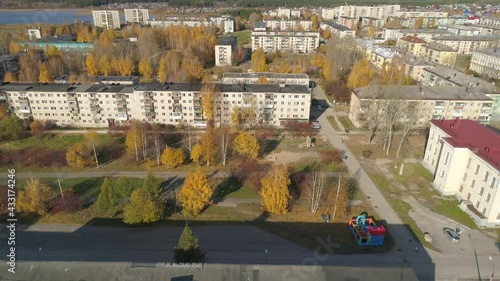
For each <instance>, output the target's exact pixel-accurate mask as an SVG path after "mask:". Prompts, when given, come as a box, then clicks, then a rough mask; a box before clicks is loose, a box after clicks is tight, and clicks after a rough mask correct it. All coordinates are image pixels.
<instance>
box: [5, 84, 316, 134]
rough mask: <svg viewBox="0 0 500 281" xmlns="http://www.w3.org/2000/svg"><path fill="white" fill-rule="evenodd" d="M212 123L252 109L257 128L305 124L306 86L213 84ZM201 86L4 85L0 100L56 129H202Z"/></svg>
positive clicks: (224, 121) (308, 100) (227, 121)
mask: <svg viewBox="0 0 500 281" xmlns="http://www.w3.org/2000/svg"><path fill="white" fill-rule="evenodd" d="M216 87H217V89H218V92H217V95H216V112H215V116H216V117H215V121H216V123H217V124H230V123H231V114H232V112H233V111H234V109H235V108H248V107H251V106H252V107H255V114H256V117H257V120H258V122H259V123H264V124H269V125H273V126H281V125H283V124H284V123H285V122H287V121H290V120H296V121H308V120H309V111H310V107H311V95H310V90H309V87H307V86H305V85H278V84H266V85H261V84H253V85H237V84H216ZM201 88H202V84H200V83H180V84H168V83H165V84H160V83H144V84H140V85H121V84H81V85H68V84H4V85H0V101H2V102H4V103H6V104H7V106H8V108H9V110H10V111H11V112H12V113H14V114H16V115H18V116H19V117H20V118H23V119H35V120H40V121H49V120H50V121H52V122H54V123H55V124H57V125H59V126H72V127H109V126H114V125H121V124H127V123H128V122H129V120H132V119H134V120H140V121H146V122H152V123H161V124H171V125H177V124H178V123H179V122H182V123H183V124H186V125H190V126H198V127H203V126H205V125H206V120H205V116H204V113H203V109H202V106H201Z"/></svg>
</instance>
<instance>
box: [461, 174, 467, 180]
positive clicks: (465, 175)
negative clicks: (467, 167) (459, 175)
mask: <svg viewBox="0 0 500 281" xmlns="http://www.w3.org/2000/svg"><path fill="white" fill-rule="evenodd" d="M466 180H467V173H465V174H464V178H463V179H462V181H466Z"/></svg>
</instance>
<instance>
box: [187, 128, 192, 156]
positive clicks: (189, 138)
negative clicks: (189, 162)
mask: <svg viewBox="0 0 500 281" xmlns="http://www.w3.org/2000/svg"><path fill="white" fill-rule="evenodd" d="M187 129H188V149H189V152H191V150H193V132H191V127H189V126H188V128H187Z"/></svg>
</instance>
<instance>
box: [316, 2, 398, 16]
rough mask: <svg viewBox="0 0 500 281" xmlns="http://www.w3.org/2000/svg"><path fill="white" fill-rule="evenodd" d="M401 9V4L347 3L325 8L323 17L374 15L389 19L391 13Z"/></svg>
mask: <svg viewBox="0 0 500 281" xmlns="http://www.w3.org/2000/svg"><path fill="white" fill-rule="evenodd" d="M400 10H401V6H400V5H378V6H351V5H345V6H340V7H335V8H323V9H322V10H321V15H322V17H323V19H329V20H332V19H335V18H339V17H350V18H360V17H361V18H363V17H372V18H377V19H384V20H385V19H387V17H388V16H389V15H391V14H394V13H397V12H399V11H400Z"/></svg>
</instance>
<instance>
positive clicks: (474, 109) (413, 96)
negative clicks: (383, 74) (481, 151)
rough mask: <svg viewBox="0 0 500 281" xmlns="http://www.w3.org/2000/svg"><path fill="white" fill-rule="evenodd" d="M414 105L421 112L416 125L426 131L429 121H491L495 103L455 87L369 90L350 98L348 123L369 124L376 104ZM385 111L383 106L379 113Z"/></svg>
mask: <svg viewBox="0 0 500 281" xmlns="http://www.w3.org/2000/svg"><path fill="white" fill-rule="evenodd" d="M391 100H396V101H406V102H415V103H416V105H418V106H419V107H420V108H419V111H420V115H419V116H420V119H419V120H418V121H417V125H419V126H420V127H426V126H427V124H428V122H429V121H430V120H438V119H443V118H444V119H454V118H460V119H471V120H477V121H479V122H481V123H488V122H489V120H490V114H491V107H492V104H493V101H492V100H491V99H490V98H489V97H487V96H486V95H484V94H483V93H482V91H481V90H480V89H477V88H474V89H468V88H466V87H453V86H436V87H429V86H423V87H420V86H367V87H363V88H358V89H354V90H353V91H352V94H351V103H350V107H349V119H350V120H351V122H352V123H353V124H354V126H356V127H358V128H359V127H362V126H363V125H364V124H365V123H366V118H368V117H367V116H366V114H367V112H368V111H369V110H370V107H371V106H373V104H376V103H380V102H382V103H384V102H387V101H391ZM384 109H385V108H384V107H383V106H381V107H380V108H379V110H380V111H383V110H384Z"/></svg>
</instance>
